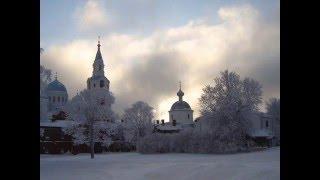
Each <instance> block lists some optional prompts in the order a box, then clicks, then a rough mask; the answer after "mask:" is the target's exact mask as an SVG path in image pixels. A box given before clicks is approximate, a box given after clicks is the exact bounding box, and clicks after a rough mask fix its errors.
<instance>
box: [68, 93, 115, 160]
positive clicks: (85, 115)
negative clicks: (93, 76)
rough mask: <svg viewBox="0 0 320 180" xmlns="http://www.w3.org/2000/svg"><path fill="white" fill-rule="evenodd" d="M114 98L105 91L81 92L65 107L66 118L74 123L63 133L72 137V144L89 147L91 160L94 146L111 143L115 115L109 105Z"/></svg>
mask: <svg viewBox="0 0 320 180" xmlns="http://www.w3.org/2000/svg"><path fill="white" fill-rule="evenodd" d="M114 100H115V98H114V97H113V95H112V93H111V92H109V91H107V90H105V89H97V90H83V91H82V92H80V93H79V94H78V95H77V96H75V97H74V98H73V99H71V101H70V102H69V103H68V104H67V106H66V111H67V112H68V118H69V119H70V120H73V121H74V122H75V123H74V125H73V126H72V127H69V128H67V129H65V132H66V133H67V134H69V135H71V136H72V137H73V141H74V144H76V145H78V144H87V145H90V149H91V158H94V144H95V143H96V142H99V143H102V144H103V145H109V144H110V143H111V136H112V134H113V133H114V131H115V130H114V129H115V124H114V123H113V122H114V121H115V114H114V113H113V111H112V109H111V104H113V103H114Z"/></svg>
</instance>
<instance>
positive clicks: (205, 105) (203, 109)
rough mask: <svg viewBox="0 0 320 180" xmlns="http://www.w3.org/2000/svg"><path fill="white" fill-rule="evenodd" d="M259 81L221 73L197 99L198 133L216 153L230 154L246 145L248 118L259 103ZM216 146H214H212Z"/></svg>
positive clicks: (229, 73)
mask: <svg viewBox="0 0 320 180" xmlns="http://www.w3.org/2000/svg"><path fill="white" fill-rule="evenodd" d="M261 88H262V86H261V85H260V83H259V82H257V81H255V80H253V79H250V78H245V79H244V80H241V79H240V76H239V75H238V74H236V73H235V72H229V71H227V70H226V71H224V72H221V74H220V77H217V78H216V79H215V85H214V86H210V85H208V86H206V87H205V88H204V89H203V94H202V95H201V98H200V113H201V115H202V120H201V121H202V122H201V123H202V124H203V125H201V133H205V134H207V135H208V136H209V137H208V138H209V139H212V142H215V147H212V148H218V151H234V150H236V149H238V148H241V147H244V146H245V145H246V135H247V133H248V132H249V130H250V122H251V121H250V117H252V114H253V113H256V112H257V110H258V105H259V104H260V103H261V100H262V98H261V96H262V90H261ZM217 145H218V146H219V147H216V146H217Z"/></svg>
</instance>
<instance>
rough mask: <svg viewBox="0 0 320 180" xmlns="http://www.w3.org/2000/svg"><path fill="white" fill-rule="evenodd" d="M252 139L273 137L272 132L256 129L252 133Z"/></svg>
mask: <svg viewBox="0 0 320 180" xmlns="http://www.w3.org/2000/svg"><path fill="white" fill-rule="evenodd" d="M250 135H251V136H252V137H272V136H273V135H272V132H271V131H270V130H268V129H256V130H254V131H252V132H251V133H250Z"/></svg>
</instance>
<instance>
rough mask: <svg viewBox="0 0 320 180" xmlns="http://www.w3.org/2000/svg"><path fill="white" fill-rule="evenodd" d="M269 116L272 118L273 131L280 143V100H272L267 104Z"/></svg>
mask: <svg viewBox="0 0 320 180" xmlns="http://www.w3.org/2000/svg"><path fill="white" fill-rule="evenodd" d="M266 109H267V114H268V115H269V116H271V118H272V124H273V126H272V128H273V129H272V131H273V133H274V135H275V137H276V138H278V142H280V99H278V98H270V99H269V100H268V101H267V102H266Z"/></svg>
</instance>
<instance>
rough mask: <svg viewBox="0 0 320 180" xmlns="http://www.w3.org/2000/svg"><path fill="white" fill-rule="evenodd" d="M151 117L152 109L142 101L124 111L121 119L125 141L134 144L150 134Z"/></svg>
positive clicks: (152, 115)
mask: <svg viewBox="0 0 320 180" xmlns="http://www.w3.org/2000/svg"><path fill="white" fill-rule="evenodd" d="M153 117H154V114H153V108H152V107H151V106H149V105H148V104H147V103H145V102H142V101H138V102H136V103H134V104H133V105H132V106H131V107H130V108H128V109H126V110H125V112H124V114H123V117H122V120H123V121H124V126H125V137H126V140H127V141H128V142H130V143H132V144H136V142H137V140H138V139H139V138H141V137H144V136H146V135H147V134H150V133H151V132H152V119H153Z"/></svg>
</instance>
